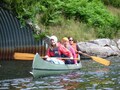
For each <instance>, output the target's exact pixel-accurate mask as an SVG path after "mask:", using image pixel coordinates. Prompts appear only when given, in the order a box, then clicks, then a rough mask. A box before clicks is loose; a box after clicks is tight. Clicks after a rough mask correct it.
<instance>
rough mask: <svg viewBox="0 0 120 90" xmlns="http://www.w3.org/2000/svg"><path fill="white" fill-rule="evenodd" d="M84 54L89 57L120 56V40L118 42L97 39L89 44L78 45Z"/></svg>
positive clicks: (80, 43)
mask: <svg viewBox="0 0 120 90" xmlns="http://www.w3.org/2000/svg"><path fill="white" fill-rule="evenodd" d="M77 44H78V46H79V48H80V50H81V51H82V52H86V53H87V54H89V55H96V56H100V57H108V56H113V55H119V56H120V39H119V40H117V41H114V40H110V39H97V40H93V41H88V42H79V43H77Z"/></svg>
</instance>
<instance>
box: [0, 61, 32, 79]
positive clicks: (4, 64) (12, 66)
mask: <svg viewBox="0 0 120 90" xmlns="http://www.w3.org/2000/svg"><path fill="white" fill-rule="evenodd" d="M31 66H32V61H14V60H7V61H6V60H1V61H0V80H4V79H14V78H24V77H29V76H30V73H29V71H31Z"/></svg>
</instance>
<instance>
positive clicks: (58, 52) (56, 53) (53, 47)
mask: <svg viewBox="0 0 120 90" xmlns="http://www.w3.org/2000/svg"><path fill="white" fill-rule="evenodd" d="M62 55H66V56H67V57H69V58H70V59H73V56H72V53H71V52H70V51H69V50H68V49H66V48H65V47H64V46H63V45H62V44H60V43H59V42H58V39H57V37H56V36H51V37H50V44H49V47H48V49H47V52H46V56H45V58H47V59H46V60H48V61H50V62H53V63H55V64H64V61H62V60H60V59H59V58H60V57H62ZM50 57H56V59H50ZM58 57H59V58H58ZM57 58H58V59H57Z"/></svg>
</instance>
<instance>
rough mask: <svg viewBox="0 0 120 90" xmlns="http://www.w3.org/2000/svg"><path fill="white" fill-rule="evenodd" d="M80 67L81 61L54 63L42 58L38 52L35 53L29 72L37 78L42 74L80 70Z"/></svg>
mask: <svg viewBox="0 0 120 90" xmlns="http://www.w3.org/2000/svg"><path fill="white" fill-rule="evenodd" d="M81 67H82V65H81V62H79V63H78V64H54V63H51V62H48V61H46V60H43V59H42V58H41V57H40V56H39V54H38V53H36V55H35V57H34V60H33V64H32V72H31V74H32V75H33V77H34V78H39V77H43V76H50V75H59V74H64V73H69V72H73V71H76V70H80V68H81Z"/></svg>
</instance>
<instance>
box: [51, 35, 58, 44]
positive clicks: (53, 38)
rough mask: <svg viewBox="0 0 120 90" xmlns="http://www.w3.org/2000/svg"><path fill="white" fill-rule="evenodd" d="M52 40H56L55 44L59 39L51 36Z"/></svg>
mask: <svg viewBox="0 0 120 90" xmlns="http://www.w3.org/2000/svg"><path fill="white" fill-rule="evenodd" d="M50 40H54V42H55V43H57V41H58V39H57V37H56V36H51V37H50Z"/></svg>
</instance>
